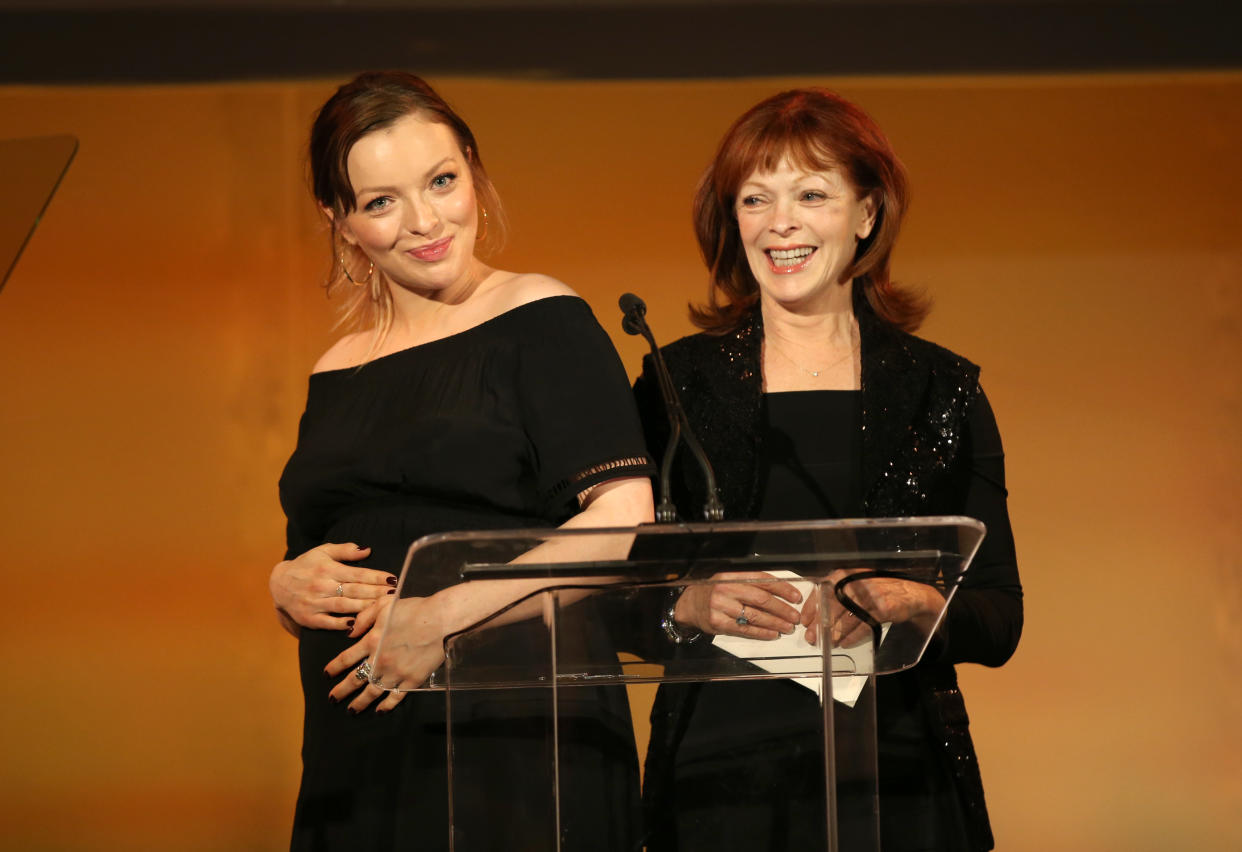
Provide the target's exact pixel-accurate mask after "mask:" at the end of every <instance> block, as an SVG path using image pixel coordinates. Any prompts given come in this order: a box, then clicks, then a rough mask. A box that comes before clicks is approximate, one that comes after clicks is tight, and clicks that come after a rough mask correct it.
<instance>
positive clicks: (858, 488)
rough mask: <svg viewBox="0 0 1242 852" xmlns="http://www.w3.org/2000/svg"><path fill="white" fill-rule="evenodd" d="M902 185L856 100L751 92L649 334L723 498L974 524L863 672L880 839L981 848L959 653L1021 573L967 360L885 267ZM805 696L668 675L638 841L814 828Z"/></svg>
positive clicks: (1005, 619) (993, 435) (747, 627)
mask: <svg viewBox="0 0 1242 852" xmlns="http://www.w3.org/2000/svg"><path fill="white" fill-rule="evenodd" d="M907 202H908V189H907V180H906V175H905V171H904V169H903V167H902V165H901V163H900V162H899V161H898V159H897V157H896V155H895V154H894V153H893V150H892V148H891V146H890V145H889V142H888V140H887V139H886V138H885V136H884V134H883V132H881V130H880V129H879V127H878V126H877V125H876V124H875V122H874V121H873V120H872V119H871V118H870V117H869V116H867V115H866V114H865V113H864V112H863V111H862V110H860V109H859V108H858V107H856V106H855V105H853V104H851V103H850V102H848V101H846V100H844V99H843V98H841V97H839V96H837V95H835V94H833V93H831V92H828V91H824V90H822V89H801V90H795V91H788V92H783V93H781V94H778V95H775V96H773V97H771V98H768V99H767V100H764V101H763V102H761V103H759V104H757V105H756V106H754V107H753V108H752V109H750V110H749V111H748V112H746V113H745V114H744V115H742V116H741V118H739V119H738V120H737V121H736V122H735V123H734V124H733V126H732V127H731V128H730V129H729V131H728V132H727V133H726V134H725V137H724V139H723V141H722V142H721V144H720V147H719V149H718V151H717V153H716V157H715V159H714V160H713V162H712V164H711V166H710V167H709V168H708V170H707V172H706V174H705V175H704V177H703V180H702V182H701V184H700V187H699V190H698V193H697V195H696V197H695V202H694V221H695V227H696V232H697V236H698V241H699V247H700V250H701V252H702V254H703V258H704V260H705V261H706V264H707V267H708V270H709V273H710V278H711V283H710V288H709V291H708V300H707V303H706V304H705V305H702V306H700V307H696V308H692V318H693V320H694V321H695V323H696V324H697V325H698V326H699V327H700V328H702V329H703V332H702V333H700V334H697V335H694V336H691V337H687V338H684V339H682V340H679V341H677V342H676V343H673V344H671V345H670V346H667V347H665V348H664V350H663V353H664V359H665V361H666V362H667V364H668V367H669V369H670V371H671V373H672V377H673V381H674V384H675V385H676V387H677V389H678V391H679V392H680V393H681V395H682V403H683V406H684V408H685V410H686V413H687V415H688V416H689V418H690V420H691V423H692V425H693V426H694V428H695V430H696V432H697V433H698V435H699V437H700V439H701V440H702V443H703V445H704V448H705V449H706V450H707V453H708V455H709V457H710V458H711V459H712V460H713V461H714V463H715V464H716V465H717V468H716V473H717V476H718V480H719V483H720V496H721V499H722V501H723V503H724V506H725V516H726V517H727V518H729V519H731V520H737V519H742V518H750V519H762V520H800V519H812V518H832V517H838V518H848V517H863V516H866V517H895V516H910V515H950V514H952V515H968V516H971V517H975V518H978V519H980V520H982V521H983V522H984V523H985V524H986V526H987V530H988V534H987V537H986V539H985V541H984V543H983V545H982V547H981V549H980V551H979V553H978V555H977V557H976V559H975V561H974V563H973V564H972V566H971V568H970V571H969V572H968V573H967V575H966V579H965V581H964V583H963V585H962V587H960V588H959V589H958V592H957V595H956V597H955V598H954V600H953V603H952V605H951V606H950V608H949V610H948V612H947V614H946V616H945V619H944V620H943V622H942V624H941V625H940V628H939V629H938V631H937V633H936V636H935V639H934V641H933V643H932V645H931V647H930V648H929V649H928V651H927V652H926V653H925V655H924V658H923V661H922V662H921V663H920V664H919V665H918V666H916V667H915V668H914V669H912V670H910V671H907V672H903V673H901V674H896V675H889V676H886V677H882V678H877V679H876V681H875V683H876V687H875V688H876V696H875V700H876V708H877V710H876V725H877V732H878V755H877V765H878V776H879V796H880V838H881V845H882V848H883V849H884V850H885V852H892V850H915V849H918V850H925V849H930V850H946V851H947V850H986V849H991V848H992V835H991V829H990V827H989V823H988V818H987V811H986V808H985V806H984V800H983V787H982V782H981V780H980V775H979V769H978V764H977V760H976V757H975V751H974V747H973V745H972V743H971V740H970V734H969V730H968V728H967V719H966V713H965V707H964V705H963V703H962V696H961V692H960V690H959V689H958V687H957V679H956V674H955V669H954V666H955V664H957V663H964V662H974V663H982V664H984V665H989V666H999V665H1001V664H1002V663H1004V662H1005V661H1006V660H1007V659H1008V658H1009V656H1010V655H1011V654H1012V653H1013V651H1014V649H1015V647H1016V645H1017V642H1018V637H1019V635H1020V634H1021V629H1022V587H1021V584H1020V581H1019V578H1018V571H1017V564H1016V557H1015V554H1014V547H1013V538H1012V534H1011V532H1010V526H1009V518H1008V511H1007V508H1006V491H1005V485H1004V461H1003V454H1002V450H1001V443H1000V436H999V433H998V431H997V428H996V421H995V418H994V417H993V415H992V411H991V408H990V407H989V405H988V402H987V398H986V397H985V396H984V395H983V393H982V391H981V390H980V388H979V384H978V375H979V369H978V367H976V366H975V365H974V364H972V363H970V362H969V361H967V360H966V359H965V358H962V357H960V356H958V355H956V354H954V353H952V352H950V351H948V350H946V349H943V348H941V347H939V346H936V345H934V344H932V343H929V342H927V341H924V340H921V339H919V338H917V337H914V336H913V335H912V334H911V332H913V331H914V330H915V329H916V328H917V327H918V326H919V324H920V322H921V321H922V319H923V318H924V317H925V316H926V314H927V310H928V305H927V302H926V300H924V299H922V298H920V297H919V296H917V295H916V294H914V293H912V292H910V291H908V290H906V289H903V288H901V287H899V286H897V285H896V284H894V283H893V281H892V280H891V279H890V277H889V262H890V257H891V254H892V250H893V246H894V244H895V242H896V239H897V234H898V231H899V230H900V227H901V220H902V215H903V214H904V212H905V209H906V205H907ZM635 394H636V396H637V398H638V401H639V409H640V414H641V415H642V417H643V421H644V427H645V430H646V433H647V439H648V446H649V448H650V449H651V450H653V451H654V452H656V453H657V454H658V453H659V452H660V451H661V450H662V448H663V446H664V444H665V443H666V442H667V440H668V434H667V432H668V427H667V419H666V417H665V415H664V412H663V410H662V407H661V404H660V401H659V396H658V392H657V383H656V381H655V377H654V374H653V365H652V363H651V360H650V358H648V359H647V361H646V362H645V364H644V372H643V375H642V376H641V377H640V379H639V380H638V382H637V383H636V385H635ZM680 460H681V464H680V466H679V467H678V468H676V469H675V471H674V479H673V488H674V495H675V501H676V503H677V505H678V507H679V508H680V509H681V510H682V515H683V517H690V516H692V514H693V509H692V508H691V507H698V506H703V505H704V504H705V502H706V494H705V485H704V482H703V479H702V477H701V476H700V475H699V473H698V470H697V469H696V466H695V465H694V463H693V460H692V459H688V458H687V457H686V454H681V457H680ZM751 579H754V578H753V577H752V578H751ZM871 592H872V597H873V601H872V603H873V607H872V611H873V615H875V616H877V617H878V620H879V621H881V622H895V623H900V622H904V621H918V620H920V619H928V618H933V619H934V614H935V613H937V612H939V610H940V609H941V608H942V607H943V605H944V599H943V598H942V597H941V595H940V593H939V592H937V591H936V590H935V589H933V588H931V587H929V586H924V585H919V584H913V583H890V584H887V585H884V586H876V587H875V588H873V589H872V590H871ZM798 603H801V601H800V600H799V596H798V594H797V593H796V591H794V590H793V588H792V587H791V586H790V585H789V584H787V583H783V582H780V581H777V580H776V579H775V578H773V579H772V582H765V583H758V584H756V583H753V582H751V583H729V582H724V583H719V584H715V585H708V586H691V587H688V590H687V591H686V592H684V593H682V594H681V595H680V596H679V597H677V598H676V599H675V600H674V601H673V602H672V604H671V606H670V611H669V613H668V615H667V618H666V623H665V628H666V632H667V633H668V634H669V637H670V639H671V640H672V641H676V642H693V641H696V640H695V637H696V636H697V635H699V634H708V635H712V634H722V633H723V634H731V635H737V636H745V637H749V638H752V639H773V638H776V637H777V636H778V635H781V634H785V633H790V632H792V631H793V630H794V629H795V628H796V626H797V625H798V624H799V623H801V624H804V625H808V626H811V625H813V624H814V618H813V616H812V613H813V612H814V611H815V608H814V607H812V606H806V607H803V609H802V611H801V612H799V611H798V610H797V609H796V608H795V606H794V605H795V604H798ZM834 606H835V604H834ZM835 623H836V624H837V627H836V628H834V629H836V630H840V631H842V632H845V631H850V630H851V628H857V624H851V622H850V621H849V620H848V617H844V616H843V617H842V618H841V619H840V620H838V621H837V622H835ZM812 636H813V630H812V631H810V635H808V638H812ZM834 638H840V637H837V636H834ZM819 720H820V709H819V705H818V699H817V698H816V697H815V695H814V694H813V693H811V692H810V691H808V690H805V689H803V688H802V687H801V686H799V685H797V684H795V683H793V682H791V681H782V680H773V681H743V682H736V683H708V684H676V685H673V684H669V685H665V686H664V687H662V688H661V690H660V692H659V695H658V697H657V700H656V705H655V708H654V710H653V713H652V739H651V748H650V751H649V752H648V759H647V770H646V777H645V781H644V785H645V790H644V799H645V801H646V806H647V813H648V833H649V838H648V842H649V847H648V848H649V849H651V850H653V852H658V850H670V849H686V850H688V849H696V850H697V849H713V850H716V852H719V850H727V849H745V850H748V852H753V850H756V849H764V850H774V849H791V850H792V849H797V850H800V851H801V852H805V850H808V849H822V848H824V840H825V837H826V826H825V824H824V821H823V813H824V807H823V802H824V787H823V772H822V766H823V740H822V734H821V733H820V722H819ZM842 747H849V746H848V744H845V743H838V748H842ZM726 755H727V756H726Z"/></svg>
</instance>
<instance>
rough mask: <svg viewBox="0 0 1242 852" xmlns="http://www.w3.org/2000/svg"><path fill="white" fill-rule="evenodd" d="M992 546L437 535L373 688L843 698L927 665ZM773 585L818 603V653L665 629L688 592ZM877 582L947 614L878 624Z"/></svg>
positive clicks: (963, 524)
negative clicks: (645, 688)
mask: <svg viewBox="0 0 1242 852" xmlns="http://www.w3.org/2000/svg"><path fill="white" fill-rule="evenodd" d="M983 535H984V528H983V525H982V524H981V523H979V522H978V521H976V520H973V519H971V518H963V517H934V518H930V517H929V518H898V519H864V520H837V521H803V522H736V523H715V524H678V525H649V526H641V527H637V528H629V529H581V530H577V529H574V530H563V529H558V530H512V531H477V532H458V533H444V534H437V535H431V536H427V537H424V538H421V539H419V540H418V541H416V542H415V543H414V544H413V545H412V546H411V547H410V550H409V554H408V556H407V558H406V564H405V567H404V570H403V571H402V574H401V578H400V581H399V583H398V594H397V598H396V600H395V601H394V603H393V605H392V607H391V609H390V613H389V617H388V619H387V623H386V625H385V627H384V630H383V633H382V636H381V640H380V644H379V646H378V648H377V649H376V652H375V653H374V654H373V656H372V669H373V675H372V680H373V682H374V683H376V684H377V685H380V686H382V687H384V688H386V689H399V690H402V691H406V690H411V689H483V688H516V687H525V686H539V685H542V686H557V687H564V686H574V685H584V684H599V683H634V682H644V681H669V680H733V679H772V678H794V679H797V680H800V681H803V682H804V685H806V686H807V687H808V688H814V689H816V690H818V688H819V687H818V683H819V682H822V681H818V682H816V683H812V681H815V680H816V679H819V678H823V677H830V678H832V679H833V694H834V696H837V697H840V696H841V695H842V694H848V693H849V690H850V686H849V685H850V683H851V682H856V681H858V680H860V679H861V680H865V679H866V678H867V677H870V676H871V675H874V674H887V673H890V672H896V671H900V670H903V669H906V668H909V667H910V666H913V665H914V664H915V663H917V662H918V660H919V659H920V657H921V656H922V654H923V653H924V651H925V650H926V649H927V648H928V646H929V644H930V643H931V641H932V640H933V637H934V635H935V630H936V628H937V627H938V626H939V624H940V622H941V621H942V619H943V615H944V611H945V608H946V607H947V606H948V605H949V604H950V602H951V601H952V598H953V594H954V591H955V590H956V588H957V586H958V584H959V583H960V582H961V580H962V577H963V576H964V574H965V572H966V570H967V568H968V566H969V564H970V560H971V558H973V556H974V554H975V552H976V550H977V549H978V546H979V543H980V541H981V540H982V538H983ZM739 575H740V576H739ZM774 576H775V577H780V578H786V579H789V580H790V581H791V582H793V583H795V585H796V586H797V588H798V589H799V591H800V592H801V593H802V597H803V598H804V600H805V601H807V602H808V603H804V604H802V605H803V606H813V607H816V606H817V609H816V610H813V612H814V617H813V618H812V616H808V619H810V620H813V621H814V623H815V624H817V625H818V633H819V637H821V638H820V640H819V641H817V643H816V644H815V645H812V644H810V643H808V642H807V641H806V638H805V635H804V632H805V631H804V629H803V628H799V629H798V630H796V631H795V632H794V634H793V635H792V636H783V637H781V638H780V639H777V640H760V639H746V638H741V637H728V636H719V637H716V636H710V635H704V636H700V637H698V638H697V639H693V640H691V641H685V640H687V639H689V636H688V634H689V633H692V632H693V631H691V630H688V629H687V630H681V629H676V630H673V631H669V630H668V629H666V628H667V623H668V621H669V618H668V614H669V608H670V607H671V606H672V605H673V603H674V602H675V601H676V599H677V596H678V595H679V594H681V593H682V592H683V590H684V589H685V587H687V586H691V585H698V584H720V583H763V582H766V581H769V580H770V579H771V578H772V577H774ZM879 584H919V585H922V586H925V587H930V588H932V589H934V590H935V591H936V592H937V593H938V594H939V595H940V596H941V597H942V598H943V600H944V606H942V607H941V608H940V610H939V611H938V612H936V613H935V614H934V616H933V617H924V618H922V619H921V620H919V621H917V622H914V621H907V622H904V623H885V622H883V621H882V620H881V618H880V617H879V616H878V614H877V613H874V612H872V611H871V600H872V596H873V594H874V593H875V592H876V591H877V589H878V585H879ZM734 588H736V587H734ZM484 600H486V601H487V602H488V603H486V604H482V603H479V602H482V601H484ZM825 601H826V602H827V604H826V605H824V604H823V602H825ZM472 606H473V607H474V609H473V610H472V609H471V607H472ZM449 611H452V612H453V613H461V612H463V611H464V612H466V613H467V615H466V616H465V618H464V620H462V623H459V624H456V625H455V629H454V630H453V631H452V632H451V633H450V635H449V636H447V637H446V638H444V640H443V650H444V659H443V664H442V665H436V666H435V668H434V670H431V671H430V673H429V672H428V670H429V669H430V668H431V666H432V663H437V664H438V663H439V662H440V661H439V660H433V661H432V663H429V662H428V656H427V653H426V651H427V648H428V646H429V644H431V641H430V640H429V638H428V636H429V634H428V629H429V625H430V624H434V623H435V622H436V621H437V619H438V618H439V617H440V616H442V615H443V614H444V613H446V612H449ZM457 617H458V618H459V619H460V618H462V616H461V615H457ZM834 627H835V628H839V630H838V633H839V634H844V635H834ZM433 632H434V631H433ZM433 638H434V636H433ZM678 639H680V640H682V641H677V640H678ZM838 640H840V641H838Z"/></svg>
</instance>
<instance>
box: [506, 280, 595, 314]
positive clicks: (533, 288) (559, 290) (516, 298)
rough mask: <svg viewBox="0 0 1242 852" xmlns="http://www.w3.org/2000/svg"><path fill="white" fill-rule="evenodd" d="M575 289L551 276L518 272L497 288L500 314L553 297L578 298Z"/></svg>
mask: <svg viewBox="0 0 1242 852" xmlns="http://www.w3.org/2000/svg"><path fill="white" fill-rule="evenodd" d="M577 295H578V294H577V293H576V292H574V289H573V288H572V287H570V286H569V285H568V284H566V283H565V282H563V281H559V280H557V279H556V278H553V277H552V276H551V275H541V274H540V273H538V272H518V273H514V274H513V275H512V276H511V277H510V278H508V279H507V280H505V281H504V283H503V284H501V285H500V287H498V288H497V293H496V296H497V302H498V304H497V307H498V308H499V311H498V313H503V312H505V311H511V310H513V309H514V308H519V307H521V306H522V305H525V304H527V303H529V302H537V301H539V300H540V299H547V298H550V297H552V296H577Z"/></svg>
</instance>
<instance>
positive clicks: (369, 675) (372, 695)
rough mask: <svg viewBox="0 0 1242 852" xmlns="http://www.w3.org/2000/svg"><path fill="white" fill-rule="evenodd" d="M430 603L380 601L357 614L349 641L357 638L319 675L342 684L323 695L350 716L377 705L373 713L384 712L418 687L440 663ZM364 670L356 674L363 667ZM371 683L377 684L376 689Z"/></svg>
mask: <svg viewBox="0 0 1242 852" xmlns="http://www.w3.org/2000/svg"><path fill="white" fill-rule="evenodd" d="M431 600H432V599H431V598H405V599H404V600H400V601H396V602H395V603H394V601H393V598H391V597H385V598H383V599H381V600H377V601H376V602H375V603H374V604H373V605H372V606H370V607H368V608H367V609H366V610H364V611H363V612H361V613H359V614H358V619H357V623H356V624H355V625H354V628H353V630H352V631H351V632H350V635H351V636H361V637H362V638H361V639H360V640H359V641H358V642H355V643H354V644H353V645H351V646H350V647H348V648H346V649H345V650H344V651H342V652H341V653H340V654H338V655H337V656H336V657H335V658H334V659H333V660H332V662H330V663H328V665H327V666H325V667H324V674H326V675H328V676H329V677H338V676H340V675H341V674H342V673H346V672H347V674H345V677H344V679H343V680H341V682H340V683H338V684H337V685H336V686H335V687H333V688H332V690H331V691H330V692H329V693H328V697H329V698H330V699H331V700H332V701H334V702H337V701H345V700H347V699H348V698H349V697H350V696H351V695H353V694H354V693H358V694H357V695H356V696H355V697H354V698H353V700H352V701H350V702H349V706H348V708H347V709H348V710H349V712H351V713H361V712H362V711H363V710H365V709H367V707H369V706H371V705H372V704H374V703H375V702H376V701H377V700H379V704H377V705H376V707H375V712H377V713H387V712H388V711H390V710H392V709H393V708H394V707H396V706H397V705H398V704H400V703H401V700H402V699H403V698H405V693H406V692H407V691H409V690H411V689H415V688H417V687H418V686H420V685H421V684H422V683H423V682H424V681H426V680H427V678H428V677H430V676H431V674H432V672H434V671H435V670H436V669H437V668H439V667H440V664H441V663H443V662H444V632H443V631H442V630H441V626H440V623H439V619H438V618H436V617H435V610H436V607H435V605H434V604H432V603H431ZM385 627H389V628H390V629H389V631H388V632H389V635H390V641H389V643H388V644H387V645H386V646H385V648H384V651H383V653H382V654H380V655H378V656H377V655H376V653H375V651H376V648H377V647H378V646H379V639H380V636H381V635H382V634H383V632H384V628H385ZM364 663H366V664H368V665H369V671H368V669H361V670H360V667H361V666H362V665H363V664H364ZM377 684H383V685H384V688H381V687H380V686H378V685H377Z"/></svg>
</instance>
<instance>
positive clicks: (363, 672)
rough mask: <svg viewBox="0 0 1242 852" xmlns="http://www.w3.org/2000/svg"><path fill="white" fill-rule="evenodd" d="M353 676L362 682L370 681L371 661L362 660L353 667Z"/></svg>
mask: <svg viewBox="0 0 1242 852" xmlns="http://www.w3.org/2000/svg"><path fill="white" fill-rule="evenodd" d="M354 677H356V678H358V680H360V681H361V682H362V683H370V682H371V661H370V660H363V661H362V665H360V666H358V668H356V669H354Z"/></svg>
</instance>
